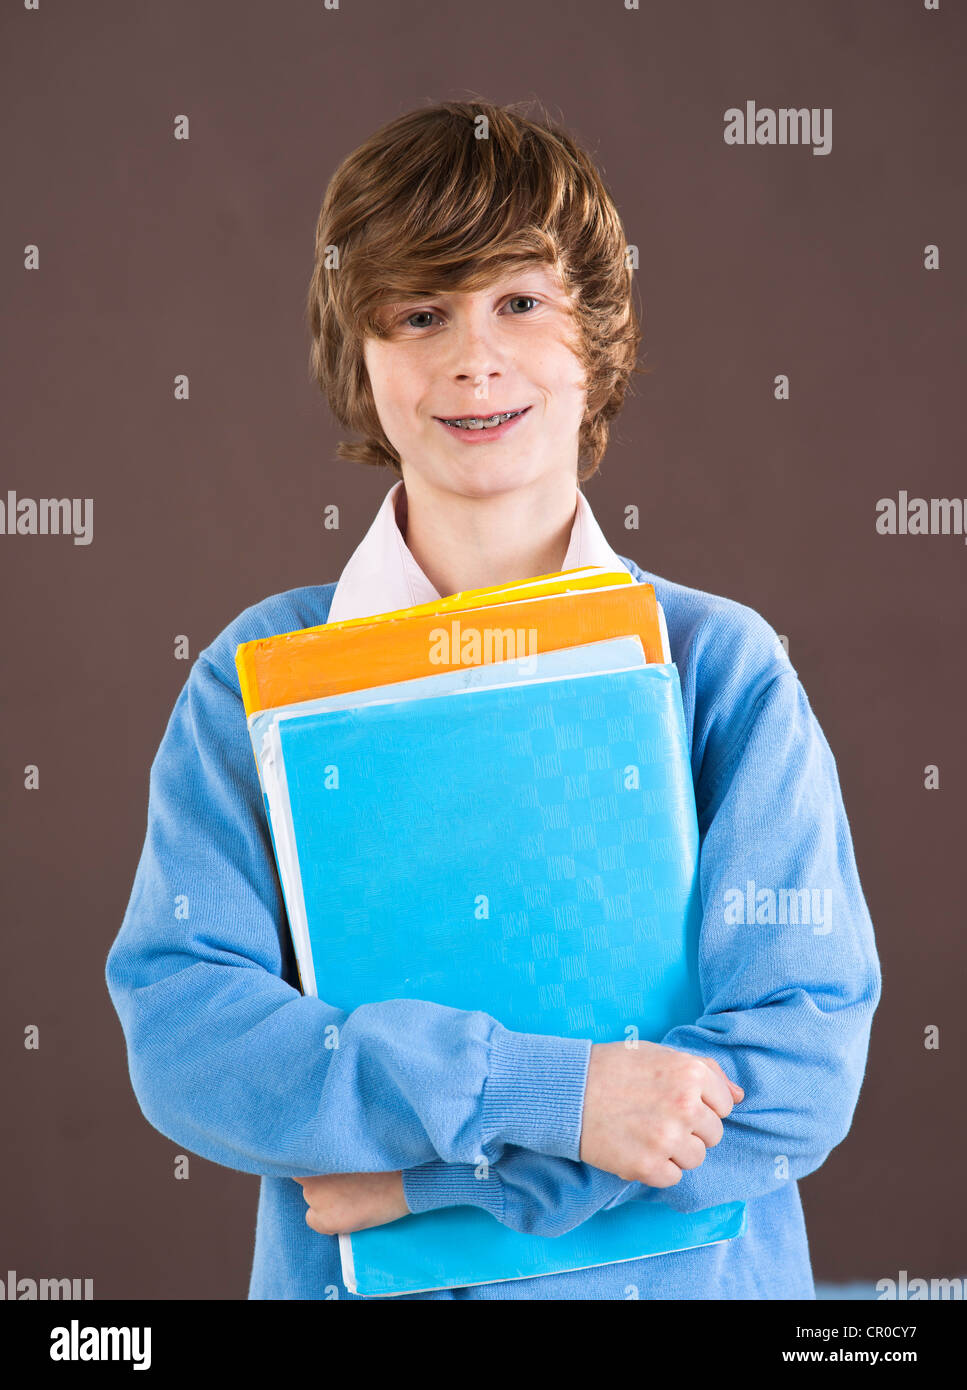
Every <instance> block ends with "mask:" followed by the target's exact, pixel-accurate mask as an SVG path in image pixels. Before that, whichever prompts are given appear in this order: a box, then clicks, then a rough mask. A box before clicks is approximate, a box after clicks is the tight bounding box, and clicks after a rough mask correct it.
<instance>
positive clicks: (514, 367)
mask: <svg viewBox="0 0 967 1390" xmlns="http://www.w3.org/2000/svg"><path fill="white" fill-rule="evenodd" d="M566 303H567V300H566V297H565V291H564V288H563V286H562V285H561V282H560V280H559V278H558V277H557V275H556V274H555V273H554V272H553V271H552V270H551V268H550V267H548V266H544V265H540V264H532V265H530V266H528V267H527V268H525V269H523V270H517V271H511V272H510V273H508V274H505V275H502V276H501V278H500V279H499V280H497V281H495V282H494V283H493V284H491V285H490V286H489V287H488V288H486V289H483V290H476V291H473V292H472V293H447V294H430V295H427V296H426V297H425V298H418V299H407V300H401V301H398V302H395V303H390V302H387V303H386V304H385V305H384V306H383V308H382V310H381V319H382V322H383V323H384V324H385V325H387V326H388V327H389V330H390V331H389V336H388V337H387V338H386V339H378V338H367V339H366V340H365V343H364V347H363V354H364V359H365V362H366V368H367V371H368V373H369V380H370V385H371V387H372V392H373V399H374V401H375V404H376V410H377V413H378V414H379V418H380V423H381V424H382V426H383V429H384V430H385V432H386V436H387V438H388V439H389V440H390V442H391V443H392V444H393V447H394V448H395V449H396V450H397V452H398V453H399V456H400V458H401V460H402V465H403V473H404V481H405V478H406V475H407V474H408V473H413V474H419V475H420V476H421V478H422V479H423V480H425V481H426V482H427V483H428V484H429V485H430V486H431V487H434V488H439V489H442V490H444V491H448V492H458V493H460V494H462V495H464V496H472V497H486V496H491V495H495V494H498V493H501V492H507V491H513V490H514V489H517V488H520V487H524V486H526V485H527V484H529V483H532V482H534V481H535V480H537V479H541V478H544V479H546V478H548V477H549V475H555V474H556V475H558V476H560V477H561V478H562V479H564V478H568V479H571V480H573V481H576V478H577V457H578V430H579V428H580V425H581V421H582V419H583V416H584V410H585V404H586V399H587V395H586V391H585V387H584V380H583V370H582V367H581V363H580V362H579V360H578V358H577V357H576V356H575V355H574V353H573V352H572V351H571V348H570V347H569V346H568V344H567V337H568V336H569V335H571V336H573V334H574V333H575V332H576V326H575V325H574V323H573V321H572V320H571V319H570V317H569V316H568V315H567V313H566V311H565V306H566ZM521 409H523V410H524V413H523V414H522V415H520V416H519V417H518V418H517V419H516V420H513V421H511V422H509V423H508V424H506V425H502V426H501V427H499V428H483V429H481V428H476V429H461V428H460V427H459V426H456V425H450V424H445V423H444V419H451V420H452V419H454V418H465V417H476V418H477V419H478V420H479V419H486V418H487V417H492V416H493V415H495V414H497V413H501V414H503V413H505V412H508V411H514V410H521Z"/></svg>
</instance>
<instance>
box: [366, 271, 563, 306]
mask: <svg viewBox="0 0 967 1390" xmlns="http://www.w3.org/2000/svg"><path fill="white" fill-rule="evenodd" d="M528 275H541V278H542V279H544V280H545V281H546V283H547V287H548V290H549V292H550V293H552V294H563V292H564V291H563V288H562V286H561V285H560V284H559V283H558V282H557V281H556V280H555V279H554V278H553V277H552V276H550V275H547V274H546V273H544V272H542V271H541V270H540V269H539V268H538V267H535V266H522V267H520V268H519V269H517V270H510V271H508V272H507V274H506V275H501V276H498V278H497V279H496V280H493V281H491V283H490V286H485V287H484V289H483V290H478V291H476V293H486V291H487V289H488V288H490V289H496V288H499V287H500V286H501V285H505V284H508V283H509V282H510V281H513V280H517V279H520V278H523V277H525V276H528ZM473 293H474V291H473V290H441V289H421V290H415V291H413V292H412V293H411V294H398V293H396V292H395V291H394V290H387V291H385V293H384V295H383V296H382V298H380V300H379V301H378V303H377V308H378V309H380V310H382V309H387V308H389V309H392V308H395V307H397V306H400V305H403V304H410V303H412V302H413V301H414V300H417V299H446V298H447V296H448V295H451V294H473Z"/></svg>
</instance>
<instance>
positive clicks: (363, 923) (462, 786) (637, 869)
mask: <svg viewBox="0 0 967 1390" xmlns="http://www.w3.org/2000/svg"><path fill="white" fill-rule="evenodd" d="M593 645H600V646H604V645H605V644H603V643H602V644H593ZM575 650H577V649H575ZM548 655H551V654H550V653H548ZM555 655H556V654H555ZM515 664H516V663H507V665H515ZM451 674H453V673H451ZM457 674H460V673H457ZM428 679H429V680H434V681H436V680H439V679H441V678H440V677H436V676H434V677H430V678H428ZM405 684H412V683H411V682H407V683H405ZM336 698H337V699H342V698H344V697H336ZM309 703H311V704H315V703H317V702H307V704H309ZM274 713H275V714H276V715H279V712H278V711H276V712H274ZM259 718H262V716H253V719H259ZM260 732H261V734H262V745H261V749H258V748H257V757H258V756H259V754H260V752H263V753H264V751H265V749H266V747H267V746H272V745H274V755H273V757H272V758H271V759H270V761H271V762H272V768H271V785H272V787H273V791H272V795H271V796H269V795H268V794H267V804H270V803H271V804H272V810H271V816H272V819H273V820H274V821H275V824H274V826H273V843H274V844H275V847H276V853H277V855H278V857H279V866H280V875H281V876H283V883H284V885H285V879H286V878H288V885H289V886H288V888H287V889H286V890H285V891H286V906H287V909H288V911H289V914H290V918H291V917H292V915H293V908H294V902H293V901H290V899H294V898H295V897H298V898H300V899H301V904H300V910H301V912H302V916H303V923H304V930H305V937H306V940H305V942H304V943H303V948H302V951H303V957H304V956H305V953H306V951H307V950H308V951H309V952H310V953H311V958H312V967H313V976H314V978H313V988H312V990H311V991H309V992H313V993H316V992H318V994H319V995H321V997H322V998H324V999H325V1000H326V1001H327V1002H328V1003H330V1004H333V1005H335V1006H337V1007H339V1008H343V1009H346V1010H351V1009H354V1008H356V1007H357V1006H359V1005H361V1004H365V1003H372V1002H376V1001H379V1000H384V999H398V998H419V999H427V1000H431V1001H434V1002H437V1003H440V1004H446V1005H449V1006H451V1007H454V1008H460V1009H480V1010H483V1011H485V1012H487V1013H490V1014H492V1015H493V1016H494V1017H496V1018H499V1020H500V1022H501V1023H503V1024H504V1025H505V1026H506V1027H508V1028H511V1029H514V1030H517V1031H520V1032H533V1033H541V1034H557V1035H559V1036H570V1037H589V1038H591V1039H592V1041H594V1042H613V1041H620V1040H622V1039H624V1038H625V1037H626V1035H627V1034H626V1030H627V1028H628V1026H629V1025H632V1024H633V1025H634V1026H635V1027H636V1028H637V1030H638V1036H639V1037H641V1038H642V1039H643V1040H646V1041H652V1042H659V1041H661V1039H662V1037H663V1036H664V1035H665V1034H666V1033H667V1032H668V1031H669V1029H671V1028H672V1027H674V1026H675V1025H677V1024H680V1023H687V1022H693V1021H694V1020H695V1019H696V1018H698V1017H699V1016H700V1015H701V1013H702V999H701V993H700V990H699V986H698V968H697V950H698V932H699V927H700V923H701V898H700V892H699V883H698V848H699V845H698V826H697V821H696V815H695V803H694V794H693V788H692V780H691V770H690V766H689V758H688V742H687V735H686V730H685V721H684V713H683V710H682V700H681V690H680V687H679V680H678V672H677V669H676V668H675V667H674V666H673V665H671V664H663V665H649V666H644V665H637V666H630V667H629V668H628V669H620V670H605V671H600V670H592V671H590V672H587V673H582V674H578V673H572V674H570V675H558V676H555V677H552V678H545V677H543V676H538V678H537V679H529V680H528V679H524V680H519V681H518V683H516V684H504V685H500V684H498V685H492V684H490V685H488V684H479V685H474V686H466V687H465V688H461V689H459V690H458V691H456V692H454V693H449V694H439V695H437V696H436V697H434V698H411V699H391V698H390V699H385V700H382V701H379V702H375V703H368V704H361V705H356V706H355V707H349V708H328V709H315V710H309V709H308V708H307V709H306V711H305V712H303V713H299V712H298V707H294V706H293V707H289V709H288V710H287V711H286V712H285V714H284V716H282V717H277V718H275V719H272V720H269V721H268V722H267V727H260ZM253 741H254V740H253ZM334 768H336V769H338V786H336V785H334V784H333V778H332V769H334ZM268 771H269V769H267V767H266V763H265V761H264V760H263V761H262V762H261V763H260V776H263V777H265V776H266V774H267V772H268ZM267 780H268V779H267ZM263 787H264V788H266V781H264V782H263ZM281 820H285V821H286V822H287V825H286V828H285V834H284V836H280V833H279V832H280V824H279V822H280V821H281ZM283 839H285V841H286V842H287V843H288V845H289V848H288V849H286V850H285V851H284V853H285V854H287V855H288V856H289V857H290V858H291V859H295V861H296V866H295V867H296V869H297V878H294V877H293V872H292V870H293V865H292V864H291V863H288V864H286V865H285V873H284V874H283V851H282V850H281V849H280V842H281V841H282V840H283ZM482 894H483V895H485V896H486V899H487V902H488V908H489V916H481V915H480V913H479V911H478V908H479V904H480V902H481V895H482ZM293 937H294V939H295V931H294V932H293ZM297 954H298V946H297ZM301 970H302V967H301V965H300V971H301ZM302 973H303V977H304V976H305V972H304V971H302ZM497 1166H498V1169H499V1164H498V1165H497ZM483 1180H486V1179H483ZM744 1229H745V1205H744V1203H741V1202H731V1203H727V1204H724V1205H722V1206H718V1207H712V1208H709V1209H707V1210H705V1211H702V1212H697V1213H692V1214H681V1213H678V1212H675V1211H673V1210H672V1209H671V1208H669V1207H665V1206H662V1205H660V1204H658V1203H645V1202H635V1201H634V1200H632V1201H630V1202H627V1203H625V1204H623V1205H621V1206H619V1207H616V1208H614V1209H613V1210H611V1211H602V1212H599V1213H598V1214H597V1215H595V1216H593V1217H591V1218H590V1219H589V1220H588V1221H585V1222H583V1223H582V1224H581V1225H580V1226H578V1227H577V1228H575V1230H573V1231H570V1232H568V1233H567V1234H565V1235H563V1236H558V1237H555V1238H548V1237H539V1236H531V1235H524V1234H521V1233H519V1232H515V1231H511V1230H510V1229H508V1228H507V1227H504V1226H502V1225H501V1224H500V1223H499V1222H498V1221H496V1219H495V1218H494V1217H492V1216H491V1215H490V1214H489V1213H488V1212H485V1211H483V1210H482V1209H480V1208H477V1207H469V1206H467V1207H450V1208H446V1209H443V1210H440V1211H434V1212H425V1213H420V1214H414V1215H410V1216H406V1217H403V1218H402V1219H400V1220H398V1221H394V1222H392V1223H390V1224H389V1225H386V1226H378V1227H371V1228H369V1229H368V1230H364V1231H359V1232H354V1233H353V1234H352V1235H346V1236H341V1237H340V1251H341V1256H342V1265H343V1277H344V1279H345V1281H346V1286H347V1288H348V1289H349V1290H350V1291H351V1292H354V1293H358V1294H362V1295H376V1296H386V1295H398V1294H404V1293H418V1292H424V1291H429V1290H432V1289H437V1288H453V1287H463V1286H466V1285H470V1284H480V1283H491V1282H495V1281H499V1280H505V1279H519V1278H527V1277H531V1276H534V1275H542V1274H553V1273H558V1272H563V1271H566V1270H574V1269H582V1268H588V1267H591V1266H594V1265H601V1264H611V1263H616V1262H620V1261H624V1260H632V1259H639V1258H641V1257H643V1256H647V1255H654V1254H661V1253H665V1252H668V1251H673V1250H682V1249H688V1248H692V1247H694V1246H698V1245H706V1244H710V1243H712V1242H715V1241H721V1240H728V1239H732V1238H734V1237H736V1236H739V1235H741V1234H742V1232H743V1231H744Z"/></svg>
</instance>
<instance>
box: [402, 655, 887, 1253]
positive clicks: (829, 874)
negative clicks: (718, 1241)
mask: <svg viewBox="0 0 967 1390" xmlns="http://www.w3.org/2000/svg"><path fill="white" fill-rule="evenodd" d="M697 800H698V803H699V829H700V834H701V854H700V869H699V872H700V881H701V891H702V903H703V919H702V927H701V935H700V942H699V971H700V980H701V987H702V999H703V1013H702V1016H701V1018H699V1019H697V1020H695V1022H694V1023H686V1024H682V1025H680V1026H678V1027H675V1028H673V1029H671V1031H670V1032H668V1033H667V1034H666V1035H665V1036H664V1037H663V1038H662V1039H661V1042H662V1043H664V1044H665V1045H666V1046H668V1047H674V1048H678V1049H679V1050H681V1051H683V1052H690V1053H693V1054H694V1055H696V1056H700V1057H711V1058H714V1060H715V1061H716V1062H718V1063H719V1065H720V1066H721V1067H722V1069H723V1071H724V1072H725V1073H726V1075H727V1076H729V1077H730V1078H731V1079H732V1080H733V1081H736V1082H738V1084H739V1085H740V1086H742V1087H743V1088H744V1091H745V1097H744V1099H743V1100H742V1101H741V1102H740V1103H739V1104H737V1105H736V1106H735V1107H734V1108H733V1110H732V1112H731V1114H730V1115H729V1116H728V1118H727V1119H726V1120H725V1121H724V1122H723V1127H724V1134H723V1137H722V1139H721V1141H720V1143H719V1144H717V1145H716V1146H715V1147H714V1148H711V1149H709V1150H708V1152H707V1154H706V1157H705V1160H704V1162H703V1163H702V1164H701V1165H700V1166H699V1167H698V1168H694V1169H688V1170H683V1172H682V1177H681V1179H680V1181H679V1182H678V1183H676V1184H675V1185H674V1186H673V1187H669V1188H654V1187H648V1186H646V1185H644V1184H642V1183H638V1182H626V1181H624V1180H623V1179H621V1178H619V1177H617V1176H616V1175H615V1174H612V1173H605V1172H603V1171H602V1170H600V1169H598V1168H594V1167H592V1166H591V1165H589V1164H587V1163H582V1162H580V1161H579V1160H575V1159H574V1158H573V1156H571V1157H559V1158H556V1157H544V1156H541V1155H537V1154H533V1153H528V1152H526V1151H524V1150H519V1149H512V1150H508V1151H506V1152H505V1153H504V1155H503V1156H502V1157H501V1159H500V1160H499V1161H498V1162H497V1163H496V1164H495V1165H494V1167H493V1168H492V1169H490V1170H489V1172H488V1171H487V1170H486V1169H485V1168H484V1167H483V1166H482V1165H478V1168H477V1169H472V1168H467V1167H465V1166H464V1165H454V1166H448V1165H447V1164H445V1163H439V1162H431V1163H429V1164H426V1165H421V1166H420V1167H417V1168H413V1169H411V1170H410V1171H409V1172H407V1173H405V1174H404V1177H403V1184H404V1192H405V1194H406V1198H407V1203H408V1205H409V1206H410V1209H411V1211H426V1210H430V1209H432V1208H433V1207H437V1206H447V1205H454V1204H458V1203H464V1202H470V1203H472V1204H473V1205H477V1206H482V1207H485V1208H487V1209H488V1210H490V1211H491V1212H492V1213H493V1214H494V1215H495V1216H496V1217H497V1218H498V1220H501V1221H502V1222H503V1223H504V1224H505V1225H507V1226H510V1227H512V1228H513V1229H514V1230H517V1231H526V1232H529V1233H533V1234H536V1235H545V1236H553V1235H560V1234H563V1233H564V1232H566V1231H569V1230H571V1229H573V1228H574V1227H575V1226H577V1225H579V1224H580V1223H581V1222H582V1221H586V1220H587V1219H588V1217H589V1216H592V1215H594V1213H595V1212H597V1211H600V1210H603V1209H609V1208H611V1207H614V1206H617V1205H619V1204H621V1203H622V1202H626V1201H629V1200H640V1201H659V1202H662V1203H665V1204H666V1205H667V1206H670V1207H672V1208H673V1209H674V1210H676V1211H679V1212H683V1213H690V1212H695V1211H700V1210H702V1209H703V1208H705V1207H710V1206H715V1205H718V1204H719V1203H721V1202H732V1201H747V1200H749V1199H751V1198H755V1197H758V1196H761V1195H764V1194H766V1193H769V1192H772V1191H774V1190H775V1189H777V1188H778V1187H780V1186H781V1185H782V1184H783V1183H784V1182H788V1181H789V1180H790V1179H792V1180H795V1179H798V1178H802V1177H805V1176H806V1174H808V1173H811V1172H813V1171H814V1170H815V1169H817V1168H819V1167H820V1165H821V1164H822V1163H823V1162H824V1161H825V1159H826V1157H827V1156H828V1154H829V1153H830V1151H831V1150H832V1149H833V1148H834V1147H835V1146H836V1145H837V1144H839V1143H840V1142H841V1141H842V1140H843V1138H844V1137H845V1135H846V1134H847V1132H848V1131H849V1127H850V1124H851V1121H852V1117H853V1112H854V1110H855V1107H856V1103H857V1100H858V1098H859V1091H860V1086H861V1083H862V1079H863V1072H864V1069H865V1065H866V1055H867V1048H868V1044H869V1036H870V1028H871V1021H872V1016H873V1012H874V1010H875V1008H876V1006H877V1003H878V1002H879V998H880V987H881V978H880V967H879V961H878V957H877V952H876V947H875V942H874V936H873V926H872V922H871V920H870V916H869V912H868V910H867V906H866V903H865V900H864V897H863V893H862V889H861V887H860V883H859V878H858V874H857V869H856V862H855V858H854V853H853V847H852V842H851V838H850V832H849V824H848V821H847V818H846V812H845V809H844V805H843V799H842V795H841V791H840V786H839V780H838V776H837V772H836V764H835V761H834V759H833V755H832V753H831V751H830V748H829V745H828V743H827V741H826V739H825V737H824V735H823V733H822V730H821V729H820V726H819V724H818V722H817V720H816V718H815V715H814V714H813V712H812V710H811V708H810V706H809V703H808V700H807V697H806V693H805V691H804V690H803V687H802V685H801V683H800V681H799V679H798V677H797V676H796V674H795V672H793V671H792V670H791V668H790V669H788V670H787V671H784V672H781V673H780V674H778V675H776V676H775V678H774V679H773V680H772V681H771V682H770V683H769V685H768V686H767V687H766V689H765V690H764V691H763V693H762V694H761V696H759V698H758V699H757V700H756V702H755V705H754V707H753V708H752V709H751V710H750V711H749V717H748V719H747V720H746V729H745V731H744V733H743V736H742V737H741V739H740V740H739V744H738V746H737V747H736V748H735V749H733V750H731V751H730V752H729V753H728V755H726V756H723V760H722V762H721V764H720V765H719V766H713V767H712V768H711V769H710V770H709V772H708V774H707V775H706V776H705V777H703V779H702V786H701V788H700V789H699V795H698V796H697ZM474 1174H476V1180H475V1181H471V1177H472V1176H473V1175H474ZM482 1177H485V1178H486V1180H481V1178H482Z"/></svg>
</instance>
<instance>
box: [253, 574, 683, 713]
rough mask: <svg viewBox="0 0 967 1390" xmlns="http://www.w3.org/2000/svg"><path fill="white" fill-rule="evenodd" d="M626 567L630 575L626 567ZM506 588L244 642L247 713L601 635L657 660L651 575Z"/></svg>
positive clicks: (555, 647)
mask: <svg viewBox="0 0 967 1390" xmlns="http://www.w3.org/2000/svg"><path fill="white" fill-rule="evenodd" d="M625 575H627V577H628V578H629V579H630V578H631V576H630V574H628V571H625ZM561 578H565V582H567V583H568V591H566V592H555V591H554V588H553V587H552V590H551V592H548V586H547V581H548V579H550V580H552V581H553V580H559V579H561ZM595 580H597V582H595ZM602 580H605V581H607V580H613V581H614V583H615V584H616V587H607V588H602V587H600V585H601V582H602ZM506 587H507V586H500V587H498V588H497V589H495V590H477V591H473V590H468V591H467V592H466V593H465V594H455V595H451V596H450V598H447V599H442V600H439V601H438V602H436V603H433V604H423V605H421V606H420V607H418V608H410V609H399V610H397V612H395V613H386V614H379V615H377V616H374V617H372V618H353V619H349V620H347V621H346V622H344V623H332V624H328V623H323V624H321V625H320V626H318V627H310V628H303V629H301V630H300V631H298V632H287V633H280V634H279V635H277V636H275V637H261V638H257V639H256V640H255V641H252V642H242V643H240V644H239V647H238V649H237V651H236V654H235V664H236V667H237V669H238V674H239V684H240V687H241V692H242V698H243V701H244V704H245V713H246V715H251V714H253V713H254V712H255V711H257V710H264V709H275V708H277V707H278V706H280V705H289V704H295V703H297V702H298V701H300V700H315V699H319V698H322V697H323V696H326V695H338V694H341V693H343V692H344V691H347V690H361V689H364V688H365V687H367V686H372V685H386V684H389V683H391V682H393V681H404V680H412V679H415V678H416V677H418V676H427V675H434V674H438V673H440V672H442V671H448V670H453V669H455V668H456V667H459V666H464V665H479V664H482V663H485V662H487V661H488V660H489V661H495V660H496V661H500V660H506V659H507V658H508V656H519V655H523V654H526V655H532V654H533V653H534V652H538V651H557V650H560V649H561V648H562V647H573V646H577V645H579V644H580V643H584V642H597V641H602V640H604V639H605V638H608V637H623V636H627V635H633V634H637V635H638V636H639V637H640V638H641V643H642V647H643V648H644V653H645V660H646V661H648V662H660V661H662V659H663V652H662V644H661V631H660V627H659V622H658V609H657V605H656V602H655V590H654V588H653V586H652V585H651V584H638V583H635V582H633V581H632V582H631V583H630V584H629V583H626V582H624V579H623V578H622V576H608V575H606V574H604V572H602V571H598V572H597V574H596V575H587V574H586V573H585V575H584V577H583V579H579V580H577V581H573V582H572V581H567V580H566V572H565V574H564V575H555V576H542V577H541V578H540V579H539V580H535V581H533V588H534V589H535V590H536V591H537V592H536V593H534V595H533V596H532V597H529V598H521V597H517V598H515V600H514V601H512V602H507V601H506V594H505V592H504V590H505V589H506ZM510 587H511V589H513V590H515V591H516V592H517V593H518V594H519V593H520V589H519V587H517V586H510ZM531 587H532V586H531V584H530V583H528V584H527V585H525V586H524V589H525V591H526V590H528V589H530V588H531ZM556 587H557V588H559V587H560V586H559V585H558V586H556ZM475 594H477V595H482V596H483V597H479V598H475V597H474V596H475ZM486 596H489V601H488V599H487V597H486ZM468 600H469V601H470V603H469V606H467V602H468ZM458 604H460V605H463V606H457V605H458ZM441 618H445V619H447V620H448V621H446V622H441ZM508 633H510V634H511V635H512V636H514V635H516V640H517V647H516V649H514V648H513V647H511V649H510V650H508V643H507V638H506V635H507V634H508ZM501 634H503V639H502V638H501Z"/></svg>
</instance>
